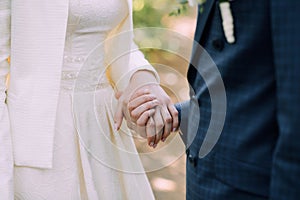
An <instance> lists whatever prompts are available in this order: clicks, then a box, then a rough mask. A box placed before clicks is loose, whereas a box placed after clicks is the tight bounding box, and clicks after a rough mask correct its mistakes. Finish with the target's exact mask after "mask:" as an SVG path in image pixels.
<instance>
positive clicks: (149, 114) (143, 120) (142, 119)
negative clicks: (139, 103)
mask: <svg viewBox="0 0 300 200" xmlns="http://www.w3.org/2000/svg"><path fill="white" fill-rule="evenodd" d="M154 113H155V109H150V110H147V111H146V112H144V113H143V114H142V115H141V117H140V118H139V119H138V120H137V121H136V124H137V125H138V126H146V125H147V123H148V120H149V118H150V117H152V116H153V115H154Z"/></svg>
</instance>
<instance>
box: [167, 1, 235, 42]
mask: <svg viewBox="0 0 300 200" xmlns="http://www.w3.org/2000/svg"><path fill="white" fill-rule="evenodd" d="M231 1H233V0H219V7H220V12H221V18H222V27H223V31H224V35H225V38H226V40H227V42H228V43H229V44H233V43H234V42H235V36H234V21H233V16H232V12H231V8H230V2H231ZM177 2H178V3H179V4H180V5H181V7H180V8H177V10H176V11H173V12H172V13H170V15H176V16H178V15H180V14H181V13H183V12H184V11H185V10H186V6H187V5H189V6H191V7H193V6H197V5H199V12H200V13H203V11H204V4H205V2H206V0H177Z"/></svg>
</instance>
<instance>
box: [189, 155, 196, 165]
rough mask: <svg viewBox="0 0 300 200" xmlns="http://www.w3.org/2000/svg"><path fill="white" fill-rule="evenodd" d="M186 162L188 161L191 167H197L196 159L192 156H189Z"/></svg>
mask: <svg viewBox="0 0 300 200" xmlns="http://www.w3.org/2000/svg"><path fill="white" fill-rule="evenodd" d="M188 160H189V163H190V164H191V165H192V166H193V167H196V165H197V158H195V157H194V156H193V155H191V154H190V155H189V156H188Z"/></svg>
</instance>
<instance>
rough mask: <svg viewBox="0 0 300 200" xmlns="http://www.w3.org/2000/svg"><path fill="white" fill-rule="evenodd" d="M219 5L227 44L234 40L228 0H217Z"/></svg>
mask: <svg viewBox="0 0 300 200" xmlns="http://www.w3.org/2000/svg"><path fill="white" fill-rule="evenodd" d="M219 7H220V12H221V17H222V26H223V31H224V35H225V38H226V40H227V42H228V43H229V44H233V43H234V42H235V37H234V22H233V16H232V12H231V8H230V1H229V0H219Z"/></svg>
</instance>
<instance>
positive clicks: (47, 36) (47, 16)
mask: <svg viewBox="0 0 300 200" xmlns="http://www.w3.org/2000/svg"><path fill="white" fill-rule="evenodd" d="M127 2H128V8H129V11H128V13H129V14H128V16H127V17H126V18H125V19H124V20H123V21H122V22H121V23H120V25H119V26H118V27H116V29H115V30H113V31H112V32H111V34H110V36H109V37H110V38H112V39H110V40H109V43H108V44H105V47H106V54H107V55H106V58H107V62H108V63H112V62H113V61H115V59H116V58H119V56H120V55H123V54H124V53H126V52H127V53H128V52H130V53H128V54H126V55H125V56H123V57H122V59H121V61H118V62H113V64H111V66H110V68H111V70H110V71H111V78H112V79H113V81H114V82H115V83H117V82H118V81H119V80H120V79H121V78H122V81H121V82H119V84H118V85H117V87H118V89H119V90H122V89H124V87H125V86H126V85H127V84H128V81H129V79H130V77H131V75H132V73H134V72H135V71H136V70H138V69H147V70H151V71H154V70H153V68H152V67H151V66H149V63H148V62H147V61H146V60H145V59H144V57H143V55H142V53H141V52H139V51H135V50H136V49H137V47H136V46H135V44H134V43H133V34H132V28H133V25H132V9H131V7H132V1H131V0H127ZM68 4H69V1H68V0H49V1H36V0H26V1H23V0H14V1H11V0H1V4H0V5H1V7H0V12H1V13H0V18H1V23H0V33H1V39H0V49H1V52H0V58H1V59H0V79H1V84H0V88H1V91H0V92H1V94H0V95H1V99H0V100H1V102H0V106H1V107H0V108H1V110H0V114H1V115H2V116H4V117H3V119H1V130H0V132H1V135H9V134H11V136H12V141H13V142H12V143H13V155H14V163H15V165H18V166H31V167H40V168H51V167H52V154H53V152H52V150H53V137H54V131H55V119H56V107H57V102H58V95H59V90H60V79H61V68H62V61H63V51H64V44H65V34H66V27H67V19H68ZM123 32H127V34H124V35H122V36H120V37H115V36H117V35H118V34H120V33H123ZM9 56H10V57H11V63H10V65H9V64H8V62H7V58H8V57H9ZM9 67H10V70H9ZM9 72H10V84H9V89H8V95H7V106H8V111H7V108H6V104H5V103H4V100H5V98H6V96H5V93H4V91H5V84H4V81H5V75H6V74H8V73H9ZM124 74H128V75H127V76H126V77H125V78H123V75H124ZM7 112H8V113H9V117H8V113H7ZM9 123H10V125H9ZM8 127H10V128H11V130H9V129H8ZM4 131H5V132H4ZM7 149H9V148H7Z"/></svg>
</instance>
